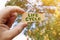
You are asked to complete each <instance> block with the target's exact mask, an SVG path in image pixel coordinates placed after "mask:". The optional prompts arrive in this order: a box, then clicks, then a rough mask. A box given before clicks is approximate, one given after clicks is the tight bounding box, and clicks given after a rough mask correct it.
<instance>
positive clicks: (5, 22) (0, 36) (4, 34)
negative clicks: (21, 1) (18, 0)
mask: <svg viewBox="0 0 60 40" xmlns="http://www.w3.org/2000/svg"><path fill="white" fill-rule="evenodd" d="M18 13H20V14H23V13H24V10H23V9H21V8H20V7H17V6H9V7H5V8H4V9H3V10H0V40H12V39H13V38H14V37H15V36H16V35H18V34H19V33H21V31H22V30H23V29H24V28H25V27H26V26H27V23H23V22H20V23H19V24H18V25H17V26H16V27H15V28H13V29H10V28H11V26H12V24H13V23H14V21H15V19H16V17H17V14H18Z"/></svg>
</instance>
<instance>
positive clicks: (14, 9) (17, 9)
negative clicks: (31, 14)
mask: <svg viewBox="0 0 60 40" xmlns="http://www.w3.org/2000/svg"><path fill="white" fill-rule="evenodd" d="M6 11H7V12H8V13H14V12H18V13H19V14H22V13H24V12H25V11H24V10H23V9H22V8H20V7H18V6H7V7H6Z"/></svg>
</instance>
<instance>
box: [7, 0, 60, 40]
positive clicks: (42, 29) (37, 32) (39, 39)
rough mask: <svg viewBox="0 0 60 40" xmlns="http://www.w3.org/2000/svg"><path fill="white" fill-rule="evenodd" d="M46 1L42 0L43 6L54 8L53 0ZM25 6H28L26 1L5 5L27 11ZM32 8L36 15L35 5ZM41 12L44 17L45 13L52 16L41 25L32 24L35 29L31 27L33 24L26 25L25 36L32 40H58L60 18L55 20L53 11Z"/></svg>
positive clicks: (13, 1)
mask: <svg viewBox="0 0 60 40" xmlns="http://www.w3.org/2000/svg"><path fill="white" fill-rule="evenodd" d="M47 1H48V0H47ZM47 1H46V0H42V2H43V6H46V5H47V6H51V5H53V6H55V5H56V4H55V2H54V1H53V0H50V1H48V2H47ZM51 2H52V3H51ZM48 3H49V4H48ZM27 4H28V1H27V0H10V1H8V2H7V3H6V6H9V5H11V6H19V7H21V8H23V9H25V10H27V8H28V7H27V6H26V5H27ZM31 6H32V5H31ZM41 6H42V5H41ZM43 6H42V7H43ZM33 8H35V9H34V10H36V13H38V12H39V11H40V9H38V8H36V5H33ZM28 9H29V8H28ZM31 11H32V10H31ZM43 11H44V13H45V14H46V15H47V13H48V14H49V13H51V14H52V16H50V15H48V16H47V17H48V20H47V22H46V21H45V20H44V21H42V22H41V23H39V22H34V23H35V27H32V25H33V24H34V23H28V27H27V28H26V30H25V35H28V36H29V37H31V38H32V40H33V39H34V40H60V16H59V17H57V18H56V17H54V15H53V14H54V13H55V10H52V9H45V10H43ZM45 11H46V12H45ZM33 12H34V11H33ZM40 13H41V12H40ZM56 13H57V12H56ZM19 17H21V16H20V15H18V19H17V21H18V22H20V21H21V19H19ZM51 18H54V19H53V20H52V19H51Z"/></svg>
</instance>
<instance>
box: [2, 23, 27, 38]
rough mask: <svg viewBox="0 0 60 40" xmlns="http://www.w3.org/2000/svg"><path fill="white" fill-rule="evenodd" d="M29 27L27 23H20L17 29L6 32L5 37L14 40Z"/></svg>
mask: <svg viewBox="0 0 60 40" xmlns="http://www.w3.org/2000/svg"><path fill="white" fill-rule="evenodd" d="M26 26H27V23H19V24H18V25H17V26H16V27H15V28H13V29H11V30H8V31H5V32H4V34H3V35H5V37H4V38H6V39H13V38H14V37H15V36H17V35H18V34H19V33H21V31H22V30H23V29H24V28H25V27H26Z"/></svg>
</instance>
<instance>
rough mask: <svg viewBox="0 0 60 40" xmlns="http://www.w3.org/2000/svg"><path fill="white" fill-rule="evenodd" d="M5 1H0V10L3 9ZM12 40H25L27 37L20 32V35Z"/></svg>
mask: <svg viewBox="0 0 60 40" xmlns="http://www.w3.org/2000/svg"><path fill="white" fill-rule="evenodd" d="M6 1H7V0H0V10H1V9H3V8H4V7H5V3H6ZM13 40H27V37H26V36H25V35H24V34H23V32H22V33H21V34H19V35H18V36H16V37H15V38H14V39H13Z"/></svg>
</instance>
